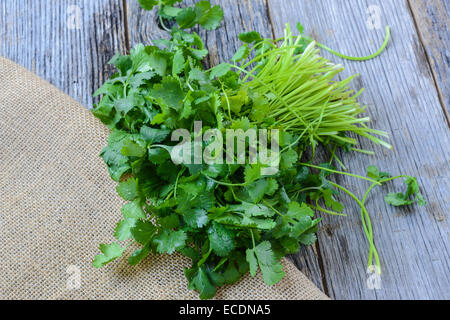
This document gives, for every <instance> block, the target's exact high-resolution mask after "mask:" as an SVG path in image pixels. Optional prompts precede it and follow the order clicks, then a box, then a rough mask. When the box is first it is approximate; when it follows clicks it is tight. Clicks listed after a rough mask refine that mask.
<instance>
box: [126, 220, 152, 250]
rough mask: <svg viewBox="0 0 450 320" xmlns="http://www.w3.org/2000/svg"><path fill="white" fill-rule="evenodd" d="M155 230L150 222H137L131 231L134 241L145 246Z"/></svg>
mask: <svg viewBox="0 0 450 320" xmlns="http://www.w3.org/2000/svg"><path fill="white" fill-rule="evenodd" d="M156 231H157V229H156V227H155V226H154V225H153V223H151V222H150V221H141V220H138V221H137V222H136V224H135V226H134V227H133V228H132V229H131V234H132V235H133V238H134V240H136V241H137V242H138V243H140V244H142V245H144V246H145V245H146V244H148V243H150V241H152V239H153V237H154V235H155V233H156Z"/></svg>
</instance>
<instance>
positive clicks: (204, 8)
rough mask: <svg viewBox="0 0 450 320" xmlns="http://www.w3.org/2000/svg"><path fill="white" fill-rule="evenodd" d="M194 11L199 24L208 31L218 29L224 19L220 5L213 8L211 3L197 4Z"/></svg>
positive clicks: (201, 2)
mask: <svg viewBox="0 0 450 320" xmlns="http://www.w3.org/2000/svg"><path fill="white" fill-rule="evenodd" d="M194 10H195V14H196V16H197V21H198V23H199V24H200V25H201V26H202V27H203V28H205V29H206V30H213V29H216V28H217V27H218V26H219V25H220V22H221V21H222V19H223V10H222V8H221V7H220V6H218V5H215V6H212V7H211V3H210V2H209V1H199V2H197V3H196V4H195V9H194Z"/></svg>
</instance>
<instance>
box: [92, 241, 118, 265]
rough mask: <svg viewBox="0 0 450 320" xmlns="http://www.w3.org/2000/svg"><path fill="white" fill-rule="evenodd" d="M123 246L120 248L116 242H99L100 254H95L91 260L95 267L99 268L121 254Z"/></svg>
mask: <svg viewBox="0 0 450 320" xmlns="http://www.w3.org/2000/svg"><path fill="white" fill-rule="evenodd" d="M124 250H125V248H122V247H121V246H120V245H119V244H118V243H115V242H114V243H111V244H103V243H102V244H101V245H100V251H101V252H102V254H99V255H97V256H96V257H95V258H94V261H93V262H92V265H93V266H94V267H95V268H101V267H103V266H105V265H106V264H108V263H110V262H111V261H113V260H115V259H117V258H119V257H121V256H122V254H123V251H124Z"/></svg>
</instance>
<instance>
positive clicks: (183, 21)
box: [176, 7, 197, 29]
mask: <svg viewBox="0 0 450 320" xmlns="http://www.w3.org/2000/svg"><path fill="white" fill-rule="evenodd" d="M176 20H177V23H178V25H179V26H180V28H181V29H189V28H192V27H193V26H195V25H196V24H197V15H196V13H195V11H194V8H192V7H187V8H185V9H183V10H181V11H180V12H179V13H178V15H177V17H176Z"/></svg>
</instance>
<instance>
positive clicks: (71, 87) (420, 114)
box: [0, 0, 450, 299]
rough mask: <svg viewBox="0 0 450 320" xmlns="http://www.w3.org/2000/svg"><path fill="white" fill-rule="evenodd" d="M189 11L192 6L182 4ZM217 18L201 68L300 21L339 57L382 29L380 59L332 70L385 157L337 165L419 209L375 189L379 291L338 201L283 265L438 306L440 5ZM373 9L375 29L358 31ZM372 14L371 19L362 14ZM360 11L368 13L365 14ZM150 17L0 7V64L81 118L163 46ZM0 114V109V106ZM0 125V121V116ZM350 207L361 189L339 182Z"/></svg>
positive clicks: (340, 7) (255, 9) (239, 3)
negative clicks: (308, 243) (47, 86)
mask: <svg viewBox="0 0 450 320" xmlns="http://www.w3.org/2000/svg"><path fill="white" fill-rule="evenodd" d="M186 2H187V3H192V2H193V1H191V0H190V1H186ZM212 2H215V3H219V4H221V5H222V7H223V8H224V11H225V18H224V22H223V23H222V28H221V29H219V30H217V31H215V32H208V33H205V32H201V36H202V37H203V38H204V39H206V43H207V45H208V48H209V50H210V56H209V57H208V61H207V64H210V65H214V64H216V63H218V62H220V61H224V60H226V59H229V58H230V57H231V56H232V54H233V53H234V52H235V50H236V49H237V48H238V47H239V46H240V44H239V41H238V39H237V36H238V34H239V33H241V32H243V31H250V30H256V31H259V32H261V33H262V34H263V35H264V36H266V37H279V36H280V35H282V33H283V28H284V25H285V23H286V22H289V23H291V25H295V23H296V22H297V21H301V22H302V23H303V24H304V25H305V27H306V33H308V34H310V35H312V36H313V37H314V38H315V39H316V40H318V41H320V42H322V43H324V44H327V45H328V46H329V47H332V48H334V49H336V50H338V51H340V52H343V53H346V54H349V55H367V54H369V53H372V52H374V51H375V50H376V49H377V48H378V46H379V45H380V44H381V43H382V41H383V38H384V26H385V25H386V24H388V25H390V26H391V28H392V40H391V42H390V45H389V47H388V49H387V51H386V52H385V53H383V54H382V55H381V57H379V58H377V59H375V60H372V61H368V62H350V61H343V60H341V59H339V58H337V57H334V56H331V55H329V54H328V53H326V52H324V53H323V54H324V55H326V56H328V57H330V58H331V59H332V60H334V61H336V62H339V63H344V64H345V66H346V71H345V72H344V75H343V76H348V75H350V74H354V73H359V74H361V77H359V78H357V80H356V81H354V82H353V86H354V88H355V89H360V88H361V87H365V88H366V91H365V93H364V94H363V95H362V97H361V99H360V100H361V102H362V103H364V104H366V105H368V113H369V114H370V116H371V117H372V118H373V119H374V120H373V124H372V126H373V127H376V128H378V129H382V130H385V131H387V132H389V133H390V135H391V143H392V144H393V145H394V146H395V148H394V150H393V151H387V150H383V149H382V148H377V147H374V146H373V145H371V144H369V143H367V142H365V141H363V142H362V147H364V148H368V149H370V150H374V151H376V153H377V156H376V157H369V156H364V155H358V154H344V155H342V158H343V160H344V162H345V163H346V164H347V165H348V167H349V168H351V171H352V172H354V173H357V174H364V173H365V168H366V167H367V166H368V165H370V164H375V165H377V166H379V167H380V168H382V169H383V170H385V171H388V172H391V173H392V174H399V173H405V174H409V175H413V176H417V177H418V180H419V183H420V185H421V186H422V187H423V192H424V194H425V196H426V198H427V200H428V202H429V205H428V206H427V207H425V208H419V207H416V206H413V207H409V208H403V209H399V208H393V207H390V206H387V205H386V204H385V203H384V201H383V195H384V194H385V193H386V192H388V189H389V191H393V190H399V191H400V190H401V188H402V187H401V184H392V185H390V186H389V187H388V188H382V189H378V190H377V191H376V192H374V193H373V194H372V196H371V197H370V199H369V205H368V206H369V211H370V212H371V213H372V220H373V224H374V233H375V241H376V245H377V247H378V249H379V252H380V255H381V259H382V268H383V274H382V277H381V288H380V289H379V290H370V289H369V288H368V286H367V282H366V281H367V279H368V274H367V273H366V260H367V252H368V245H367V242H366V240H365V237H364V232H363V230H362V226H361V223H360V218H359V217H360V214H359V208H358V207H357V206H356V205H355V204H354V203H353V202H352V201H351V200H347V199H346V200H345V205H346V212H347V213H348V214H349V216H348V217H346V218H337V217H329V216H325V217H324V221H323V223H322V224H321V228H320V231H319V234H318V238H319V241H318V243H317V244H316V245H315V246H314V247H310V248H304V249H302V251H301V252H300V253H299V254H298V255H296V256H294V257H293V259H294V261H295V263H296V265H297V266H298V267H299V268H300V269H301V270H302V271H303V272H304V273H305V274H306V275H307V276H308V277H310V278H311V279H312V280H313V281H314V283H316V284H317V286H319V287H320V288H321V289H323V290H324V291H325V292H326V293H327V294H328V295H330V296H331V297H332V298H336V299H437V298H440V299H449V298H450V268H449V263H450V254H449V248H450V245H449V243H450V242H449V228H448V218H447V213H448V212H449V207H450V206H449V201H450V198H449V191H450V180H449V178H450V176H449V164H450V144H449V116H448V108H449V105H450V90H449V88H450V84H449V79H450V76H449V69H450V68H449V63H450V59H449V44H450V41H449V40H450V39H449V37H450V36H449V32H448V27H449V10H450V2H448V1H446V0H442V1H440V0H425V1H421V0H370V1H369V0H346V1H341V0H217V1H212ZM373 5H375V6H376V7H375V11H377V10H378V11H379V13H380V19H381V28H380V29H373V30H371V28H369V27H368V26H367V21H368V19H369V17H370V16H371V13H372V12H373V11H370V9H369V7H370V6H373ZM372 8H373V7H372ZM368 10H369V11H368ZM166 36H167V33H166V32H165V31H163V30H161V29H160V28H159V27H158V24H157V23H156V19H155V15H154V13H152V12H144V11H143V10H141V9H140V8H139V5H138V4H137V1H136V0H128V1H127V0H96V1H92V0H39V1H35V0H1V1H0V55H1V56H4V57H7V58H9V59H11V60H13V61H16V62H17V63H19V64H21V65H23V66H25V67H26V68H28V69H29V70H32V71H34V72H35V73H37V74H38V75H40V76H41V77H43V78H44V79H47V80H48V81H49V82H51V83H52V84H54V85H55V86H56V87H58V88H60V89H62V90H63V91H65V92H66V93H68V94H69V95H70V96H72V97H74V98H75V99H76V100H78V101H80V102H81V103H82V104H83V105H85V106H86V107H87V108H91V107H92V105H93V103H94V102H95V101H93V99H92V93H93V92H94V91H95V90H96V89H97V88H98V87H99V86H100V85H101V84H102V83H103V81H104V80H105V79H106V78H107V77H108V75H109V74H111V72H112V71H113V70H112V69H111V67H110V66H107V65H106V62H107V61H108V60H109V59H110V58H111V57H112V56H113V55H114V53H115V52H118V51H119V52H122V53H125V52H127V51H129V49H130V48H131V47H132V46H134V45H135V44H137V43H139V42H144V43H150V42H151V40H152V39H156V38H160V37H166ZM0 112H1V106H0ZM0 115H1V113H0ZM338 182H339V183H341V184H343V185H345V186H348V187H349V188H350V189H351V190H353V191H354V192H355V193H356V194H358V195H360V196H361V195H362V193H363V192H364V190H365V189H366V188H367V184H366V183H365V182H363V181H358V180H355V179H351V178H349V179H347V178H341V177H340V178H339V180H338Z"/></svg>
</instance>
